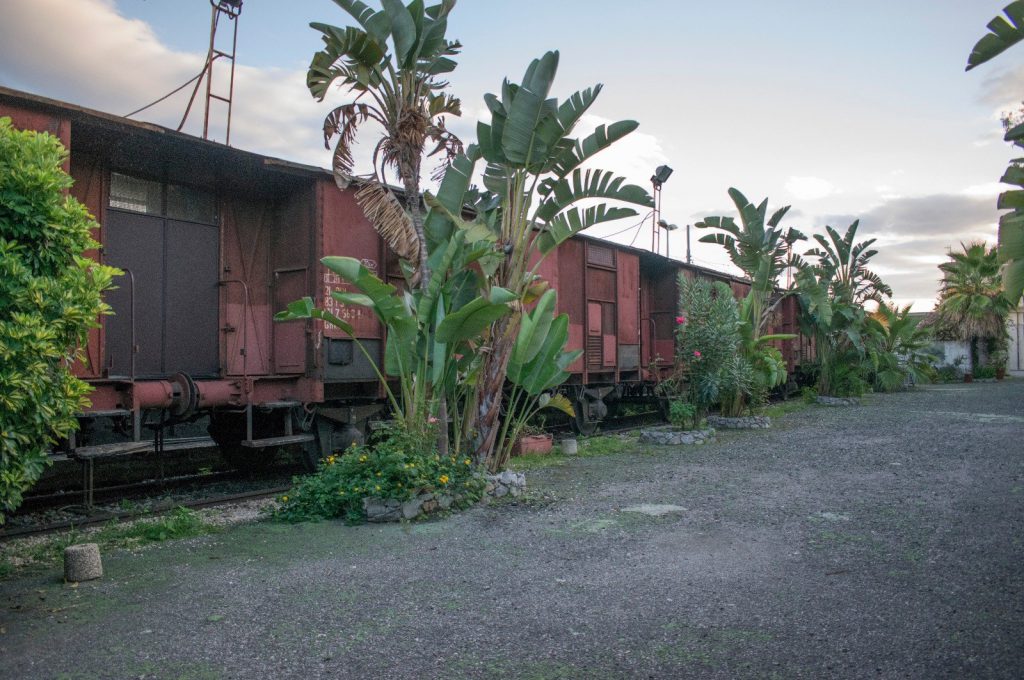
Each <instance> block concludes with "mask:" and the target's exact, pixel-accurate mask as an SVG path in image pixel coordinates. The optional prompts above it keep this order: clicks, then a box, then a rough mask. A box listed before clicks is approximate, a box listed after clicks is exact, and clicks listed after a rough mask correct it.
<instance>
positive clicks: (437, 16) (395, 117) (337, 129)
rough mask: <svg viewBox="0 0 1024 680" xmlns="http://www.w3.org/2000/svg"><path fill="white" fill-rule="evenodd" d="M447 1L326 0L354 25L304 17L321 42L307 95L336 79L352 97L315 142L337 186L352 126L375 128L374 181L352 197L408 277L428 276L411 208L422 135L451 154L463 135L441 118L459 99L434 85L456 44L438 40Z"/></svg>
mask: <svg viewBox="0 0 1024 680" xmlns="http://www.w3.org/2000/svg"><path fill="white" fill-rule="evenodd" d="M455 1H456V0H443V1H442V2H441V3H440V4H437V5H431V6H429V7H425V6H424V3H423V1H422V0H413V2H410V3H409V5H408V6H406V5H404V4H403V3H402V2H401V0H381V5H382V7H383V9H382V11H379V12H378V11H374V10H373V9H372V8H370V7H368V6H367V5H366V4H364V3H362V2H359V0H334V2H335V3H336V4H337V5H338V6H339V7H341V8H342V9H343V10H345V11H346V12H348V13H349V14H350V15H351V16H352V18H353V19H355V21H356V22H357V23H358V24H359V26H360V27H361V28H356V27H352V26H349V27H346V28H339V27H337V26H331V25H329V24H322V23H312V24H310V26H312V27H313V28H314V29H316V30H317V31H319V32H320V33H321V34H322V37H323V41H324V48H323V49H322V50H320V51H319V52H317V53H316V54H315V55H313V60H312V62H311V63H310V66H309V72H308V74H307V75H306V85H307V86H308V87H309V91H310V93H311V94H312V95H313V96H314V97H315V98H316V99H318V100H320V101H323V99H324V97H325V96H326V95H327V90H328V88H329V87H330V86H331V85H332V84H333V83H334V82H335V81H339V84H340V86H341V88H343V89H346V90H347V91H348V92H349V93H354V94H355V98H354V101H352V102H349V103H347V104H343V105H341V106H338V107H337V108H335V109H334V110H333V111H331V112H330V113H329V114H328V115H327V118H326V119H325V120H324V144H325V146H327V148H330V144H331V140H332V139H335V138H336V141H335V146H334V161H333V166H334V174H335V178H336V180H337V181H338V184H339V185H340V186H347V185H348V183H349V182H350V181H351V180H352V172H353V167H352V166H353V158H352V145H353V143H354V142H355V138H356V132H357V131H358V129H359V126H360V125H361V124H363V123H365V122H366V121H368V120H372V121H374V122H376V123H378V124H379V125H380V126H381V128H383V133H382V134H381V137H380V139H379V140H378V141H377V144H376V146H375V147H374V150H373V176H374V178H375V179H376V180H377V181H376V182H375V183H372V184H370V185H368V186H367V187H365V188H364V189H363V190H361V191H360V193H359V196H358V197H357V198H359V199H360V203H361V204H363V207H364V210H365V211H366V212H367V215H368V217H369V218H370V219H371V221H373V222H374V225H375V227H376V228H377V229H378V231H380V233H381V236H382V237H384V239H385V240H386V241H387V242H388V244H389V245H390V246H391V247H392V249H393V250H395V252H396V253H397V254H398V255H399V257H401V258H403V259H405V260H407V261H408V262H409V263H410V264H411V265H412V267H411V269H412V271H414V272H416V274H415V275H414V276H413V277H412V278H413V282H414V283H415V282H417V281H418V282H421V283H422V284H423V285H425V284H426V282H427V281H428V280H429V268H428V265H427V258H428V253H427V240H426V237H425V235H424V229H423V212H422V209H421V206H420V171H421V165H422V160H423V154H424V147H425V145H426V144H427V142H428V141H429V142H431V143H432V144H434V148H433V149H432V150H431V152H430V155H434V154H444V158H445V161H446V162H447V161H450V160H451V159H453V158H454V157H455V156H456V155H457V154H458V153H460V152H461V150H462V142H461V141H460V140H459V139H458V138H457V137H456V136H455V135H453V134H452V133H451V132H450V131H448V129H447V128H446V127H445V115H454V116H458V115H460V113H461V111H460V102H459V100H458V99H456V98H455V97H453V96H451V95H448V94H445V93H444V92H442V90H444V88H445V87H446V86H447V85H448V83H447V82H446V81H444V80H443V79H442V76H444V74H446V73H450V72H451V71H453V70H454V69H455V66H456V64H455V61H454V60H452V59H451V57H453V56H455V55H456V54H458V52H459V50H460V49H461V45H460V44H459V43H458V42H452V41H449V40H447V38H446V37H445V32H446V30H447V24H448V15H449V13H450V12H451V11H452V9H453V8H454V7H455ZM387 168H391V169H392V170H394V171H395V172H396V173H397V175H398V177H399V180H400V181H401V184H402V188H403V189H404V193H405V195H404V204H405V205H404V207H405V210H404V211H402V210H396V209H395V207H396V206H397V202H396V200H395V198H394V196H393V195H391V194H390V190H388V189H387V187H386V186H384V180H385V171H386V169H387Z"/></svg>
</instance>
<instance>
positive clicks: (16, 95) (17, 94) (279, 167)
mask: <svg viewBox="0 0 1024 680" xmlns="http://www.w3.org/2000/svg"><path fill="white" fill-rule="evenodd" d="M4 101H8V102H11V103H13V104H18V103H20V104H22V105H23V106H28V107H30V108H33V109H37V110H38V109H41V110H44V111H50V112H55V113H59V114H61V115H64V116H67V117H68V118H69V119H70V120H71V121H72V122H79V123H86V124H88V125H91V126H94V127H99V128H107V129H110V130H114V131H119V132H125V133H130V132H134V133H138V134H143V135H158V136H160V137H161V138H163V139H166V140H168V141H170V142H171V143H180V144H183V145H192V146H195V147H197V148H202V149H205V150H207V151H209V152H210V153H213V154H215V155H218V156H221V157H233V158H234V159H243V158H244V159H245V160H246V161H247V163H248V164H249V165H258V166H262V167H263V168H265V169H267V170H270V171H274V172H277V173H282V174H286V175H287V174H291V175H303V176H311V175H312V176H320V177H327V178H333V173H332V172H331V171H330V170H328V169H326V168H321V167H318V166H315V165H308V164H305V163H298V162H295V161H289V160H285V159H282V158H275V157H273V156H266V155H263V154H259V153H256V152H253V151H246V150H244V149H238V148H236V147H230V146H227V145H225V144H222V143H220V142H215V141H211V140H208V139H202V138H199V137H196V136H194V135H190V134H187V133H184V132H179V131H177V130H172V129H171V128H168V127H164V126H162V125H157V124H155V123H147V122H144V121H138V120H132V119H130V118H125V117H123V116H118V115H115V114H111V113H106V112H104V111H99V110H96V109H90V108H87V107H84V106H79V105H77V104H71V103H69V102H65V101H60V100H57V99H50V98H49V97H43V96H41V95H37V94H32V93H30V92H23V91H20V90H14V89H11V88H8V87H4V86H2V85H0V102H4ZM72 140H74V133H72ZM73 144H74V141H72V145H73ZM392 189H393V190H394V191H397V192H399V193H402V189H401V188H400V187H392ZM574 238H579V239H581V240H583V241H586V242H590V243H598V244H600V245H603V246H606V247H611V248H615V249H616V250H620V251H623V252H629V253H634V254H636V255H637V256H639V257H640V258H641V261H647V262H653V261H657V262H661V263H663V264H666V265H668V264H670V265H673V266H675V267H677V268H679V269H688V270H691V271H694V272H697V273H701V274H704V275H706V276H709V277H713V278H718V279H724V280H727V281H730V282H736V283H743V284H749V283H750V282H749V281H748V280H747V279H744V278H742V277H739V276H736V275H734V274H730V273H728V272H724V271H720V270H717V269H712V268H710V267H702V266H699V265H695V264H687V263H686V262H683V261H681V260H675V259H672V258H668V257H665V256H664V255H660V254H656V253H652V252H651V251H649V250H644V249H643V248H636V247H633V246H627V245H624V244H622V243H616V242H615V241H608V240H605V239H602V238H598V237H596V236H589V235H587V234H577V235H576V236H575V237H574Z"/></svg>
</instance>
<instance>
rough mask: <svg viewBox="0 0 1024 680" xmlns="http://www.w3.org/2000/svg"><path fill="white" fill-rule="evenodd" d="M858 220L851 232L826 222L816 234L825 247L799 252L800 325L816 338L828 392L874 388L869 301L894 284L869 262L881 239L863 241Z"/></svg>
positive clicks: (821, 381) (823, 388)
mask: <svg viewBox="0 0 1024 680" xmlns="http://www.w3.org/2000/svg"><path fill="white" fill-rule="evenodd" d="M858 224H859V223H858V222H856V221H855V222H853V224H851V225H850V226H849V227H848V228H847V229H846V233H845V234H840V233H839V232H838V231H837V230H836V229H833V228H832V227H825V231H826V234H827V238H826V236H822V235H821V234H815V235H814V239H815V240H816V241H817V242H818V245H819V247H817V248H813V249H811V250H809V251H807V252H806V253H805V254H804V256H805V257H808V258H813V259H811V260H804V259H802V258H795V259H794V263H795V264H796V265H797V267H798V270H797V276H796V287H797V297H798V299H799V301H800V330H801V331H802V332H803V333H804V335H807V336H809V337H812V338H814V346H815V351H816V352H817V357H818V369H819V373H818V382H817V385H816V387H817V389H818V391H819V392H820V393H821V394H823V395H826V396H832V397H850V396H860V395H861V394H863V393H864V391H865V390H866V389H867V388H868V386H869V384H868V379H869V377H870V374H871V372H872V370H873V365H872V362H871V360H870V357H869V354H868V348H867V346H866V345H865V334H866V333H868V328H867V314H866V312H865V311H864V303H865V302H867V301H869V300H875V301H877V302H879V303H881V302H882V301H883V300H884V297H885V296H891V295H892V290H891V289H890V288H889V286H888V285H886V284H885V282H883V281H882V279H881V278H880V277H879V276H878V275H877V274H875V273H874V272H872V271H871V270H870V269H869V268H868V264H869V262H870V261H871V258H873V257H874V256H875V255H876V254H878V251H877V250H873V249H871V245H872V244H873V243H874V241H875V239H868V240H867V241H862V242H857V241H856V240H855V239H856V235H857V228H858Z"/></svg>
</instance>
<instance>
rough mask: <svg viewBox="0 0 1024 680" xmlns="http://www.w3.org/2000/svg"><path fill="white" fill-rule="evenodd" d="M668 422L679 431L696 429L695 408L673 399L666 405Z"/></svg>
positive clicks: (680, 400)
mask: <svg viewBox="0 0 1024 680" xmlns="http://www.w3.org/2000/svg"><path fill="white" fill-rule="evenodd" d="M668 422H670V423H672V424H673V425H674V426H675V427H678V428H679V429H680V430H690V429H693V428H696V427H697V424H698V422H699V420H698V418H697V409H696V407H695V406H694V405H693V404H691V403H690V402H688V401H683V400H682V399H674V400H672V401H670V402H669V404H668Z"/></svg>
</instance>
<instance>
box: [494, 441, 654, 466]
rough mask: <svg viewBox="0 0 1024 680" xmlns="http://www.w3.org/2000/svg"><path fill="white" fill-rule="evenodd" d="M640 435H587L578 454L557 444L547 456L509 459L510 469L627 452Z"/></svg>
mask: <svg viewBox="0 0 1024 680" xmlns="http://www.w3.org/2000/svg"><path fill="white" fill-rule="evenodd" d="M639 436H640V435H639V433H638V432H629V433H626V434H615V435H597V436H594V437H585V438H581V439H579V440H578V444H579V445H578V447H577V450H578V453H576V455H573V456H567V455H565V454H564V453H562V452H561V448H560V447H558V446H556V447H555V448H554V449H553V450H552V452H551V453H550V454H548V455H546V456H519V457H517V458H512V459H511V460H510V461H509V464H508V467H509V469H510V470H518V471H520V472H523V471H527V470H539V469H542V468H547V467H552V466H555V465H564V464H565V463H566V462H567V461H569V460H572V459H573V458H592V457H596V456H610V455H615V454H617V453H625V452H626V451H632V450H634V449H635V444H636V440H637V438H638V437H639Z"/></svg>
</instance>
